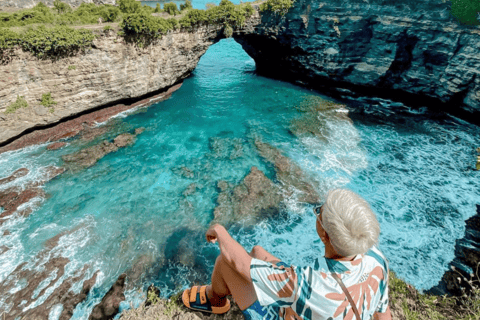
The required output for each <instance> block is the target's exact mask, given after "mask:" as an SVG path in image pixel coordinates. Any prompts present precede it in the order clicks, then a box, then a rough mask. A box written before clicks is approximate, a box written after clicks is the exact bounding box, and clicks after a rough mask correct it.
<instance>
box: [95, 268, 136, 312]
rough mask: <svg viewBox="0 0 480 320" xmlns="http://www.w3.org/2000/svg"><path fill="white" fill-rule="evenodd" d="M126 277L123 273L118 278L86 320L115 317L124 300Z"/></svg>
mask: <svg viewBox="0 0 480 320" xmlns="http://www.w3.org/2000/svg"><path fill="white" fill-rule="evenodd" d="M126 277H127V275H126V274H125V273H123V274H121V275H120V276H119V277H118V279H117V281H116V282H115V283H114V284H113V286H112V287H111V288H110V290H109V291H108V292H107V294H106V295H105V296H104V297H103V299H102V301H101V302H100V303H99V304H97V305H96V306H95V307H94V308H93V310H92V313H91V314H90V316H89V317H88V320H110V319H113V317H115V315H116V314H117V313H118V310H119V308H120V303H121V302H122V301H124V300H125V294H124V290H125V278H126Z"/></svg>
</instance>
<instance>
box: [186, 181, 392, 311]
mask: <svg viewBox="0 0 480 320" xmlns="http://www.w3.org/2000/svg"><path fill="white" fill-rule="evenodd" d="M314 212H315V214H316V215H317V220H316V229H317V233H318V235H319V237H320V239H321V240H322V242H323V243H324V244H325V256H324V257H318V258H317V259H316V260H315V263H314V265H313V266H306V267H298V266H288V265H287V264H286V263H284V262H282V261H280V259H278V258H277V257H275V256H273V255H272V254H270V253H268V252H267V251H266V250H265V249H263V248H262V247H260V246H255V247H254V248H253V250H252V251H251V252H250V254H248V253H247V251H245V249H244V248H243V247H242V246H241V245H240V244H239V243H238V242H237V241H235V240H234V239H233V238H232V237H231V236H230V234H229V233H228V232H227V230H226V229H225V228H224V227H223V226H221V225H219V224H216V225H213V226H211V227H210V229H209V230H208V231H207V233H206V238H207V241H208V242H211V243H215V242H217V241H218V244H219V246H220V251H221V253H220V255H219V256H218V258H217V260H216V262H215V268H214V270H213V274H212V284H211V285H208V286H202V287H193V288H191V289H187V290H185V291H184V292H183V296H182V299H183V303H184V304H185V306H187V307H188V308H191V309H194V310H201V311H207V312H213V313H218V314H221V313H225V312H227V311H228V310H229V309H230V301H229V300H228V299H227V298H226V296H227V295H229V294H231V295H232V296H233V298H234V299H235V302H236V303H237V304H238V306H239V308H240V309H241V310H242V312H243V314H244V315H245V319H247V320H250V319H280V318H284V319H287V320H316V319H325V320H327V319H328V320H330V319H331V320H337V319H357V320H367V319H372V317H373V318H374V319H381V320H384V319H391V314H390V308H389V306H388V264H387V260H386V259H385V257H384V256H383V254H382V253H381V252H380V250H379V249H378V248H377V247H375V246H374V245H375V244H376V243H377V241H378V236H379V233H380V226H379V224H378V221H377V219H376V217H375V214H374V213H373V212H372V210H371V209H370V206H369V204H368V203H367V202H366V201H365V200H364V199H362V198H361V197H360V196H359V195H357V194H356V193H354V192H352V191H350V190H343V189H337V190H333V191H330V192H329V193H328V195H327V200H326V202H325V203H324V204H323V205H322V206H321V207H317V208H315V209H314Z"/></svg>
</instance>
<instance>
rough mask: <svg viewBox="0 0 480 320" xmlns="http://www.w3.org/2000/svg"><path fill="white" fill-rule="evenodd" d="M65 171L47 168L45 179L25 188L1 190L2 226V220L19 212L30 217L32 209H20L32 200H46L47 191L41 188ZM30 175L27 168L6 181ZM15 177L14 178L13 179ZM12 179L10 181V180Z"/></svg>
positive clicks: (0, 215) (18, 171)
mask: <svg viewBox="0 0 480 320" xmlns="http://www.w3.org/2000/svg"><path fill="white" fill-rule="evenodd" d="M64 171H65V169H64V168H58V167H53V166H52V167H47V168H45V171H44V174H43V177H41V179H39V180H38V181H36V182H33V183H30V184H28V185H26V186H25V187H24V188H21V187H19V186H14V187H11V188H8V189H4V190H0V208H3V211H2V213H1V214H0V224H2V222H3V221H4V220H1V219H2V218H6V217H8V216H10V215H11V214H13V213H14V212H17V213H18V214H19V215H22V216H25V217H26V216H28V215H29V214H30V213H31V212H32V209H31V208H30V207H27V208H25V209H23V210H21V211H19V210H18V208H19V207H20V206H21V205H22V204H24V203H27V202H29V201H30V200H32V199H33V198H36V197H41V198H45V197H46V194H45V191H43V189H42V188H41V187H42V185H44V184H45V183H46V182H48V181H50V180H52V179H53V178H55V177H56V176H58V175H60V174H62V173H63V172H64ZM27 173H28V170H27V169H25V168H22V169H19V170H17V171H15V172H14V173H13V174H12V175H11V176H10V177H8V178H6V179H4V180H6V181H14V180H15V179H16V178H19V177H21V176H24V175H26V174H27ZM12 177H13V178H12ZM11 178H12V179H11ZM9 179H10V180H9Z"/></svg>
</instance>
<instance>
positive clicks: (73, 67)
mask: <svg viewBox="0 0 480 320" xmlns="http://www.w3.org/2000/svg"><path fill="white" fill-rule="evenodd" d="M76 69H77V66H68V70H76Z"/></svg>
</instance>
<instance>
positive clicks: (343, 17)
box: [234, 0, 480, 123]
mask: <svg viewBox="0 0 480 320" xmlns="http://www.w3.org/2000/svg"><path fill="white" fill-rule="evenodd" d="M449 3H450V2H448V1H443V0H426V1H408V0H401V1H393V0H369V1H366V0H330V1H322V0H296V1H295V3H294V6H293V7H292V8H291V9H290V11H289V13H288V14H287V15H286V16H285V17H281V16H278V15H274V14H271V13H265V14H263V15H262V16H261V17H260V16H258V17H257V19H253V20H251V21H250V24H249V25H248V26H247V27H246V28H244V29H242V30H241V31H240V32H236V33H235V34H234V38H235V40H237V41H238V42H239V43H240V44H242V46H243V48H244V49H245V51H246V52H247V53H248V54H249V55H250V56H252V57H253V58H254V60H255V62H256V64H257V70H258V72H260V73H262V74H264V75H267V76H274V77H279V78H282V79H285V80H288V81H292V82H297V83H301V84H306V85H308V86H310V87H313V88H315V89H320V90H322V91H331V92H335V91H336V92H338V93H340V94H353V93H357V94H358V93H360V94H362V95H364V94H365V95H371V96H376V97H386V98H390V99H393V100H400V101H402V100H403V101H404V100H408V101H409V102H414V103H419V104H422V105H428V106H430V107H434V108H437V109H439V108H443V109H446V110H447V111H449V112H452V113H462V114H463V115H464V116H465V117H467V118H468V117H470V115H474V117H473V118H470V119H469V120H473V121H474V120H475V117H477V118H478V119H477V121H478V122H479V123H480V77H479V74H480V55H479V54H478V53H479V52H480V27H467V26H463V25H460V24H459V23H458V22H457V21H456V20H455V19H454V18H453V17H452V16H451V14H450V9H449Z"/></svg>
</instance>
